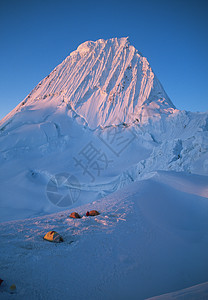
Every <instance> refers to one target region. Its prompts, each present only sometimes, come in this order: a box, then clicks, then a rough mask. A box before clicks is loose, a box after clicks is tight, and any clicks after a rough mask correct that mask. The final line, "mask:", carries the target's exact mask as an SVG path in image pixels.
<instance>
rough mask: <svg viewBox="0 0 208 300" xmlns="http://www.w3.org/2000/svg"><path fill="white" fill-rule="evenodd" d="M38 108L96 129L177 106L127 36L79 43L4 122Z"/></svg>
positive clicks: (144, 118) (150, 116)
mask: <svg viewBox="0 0 208 300" xmlns="http://www.w3.org/2000/svg"><path fill="white" fill-rule="evenodd" d="M37 110H38V111H40V112H42V114H44V115H45V113H43V111H45V110H47V111H50V112H51V111H53V112H54V111H56V112H57V111H58V113H59V114H60V113H61V114H63V113H64V114H67V115H68V116H69V117H70V116H71V115H72V113H73V114H74V113H75V114H76V115H79V116H80V117H81V118H83V119H84V120H85V121H86V122H87V124H88V125H89V127H90V128H92V129H94V128H97V127H99V126H102V127H105V126H109V125H113V124H119V123H122V122H126V123H132V122H133V121H135V120H137V121H138V122H140V124H143V123H146V122H148V121H149V119H154V118H160V117H161V115H162V114H166V115H167V114H171V113H172V112H174V110H175V107H174V105H173V103H172V102H171V100H170V99H169V97H168V96H167V94H166V93H165V91H164V89H163V87H162V85H161V84H160V82H159V80H158V79H157V77H156V76H155V74H154V72H153V71H152V69H151V67H150V65H149V63H148V61H147V59H146V58H145V57H143V56H142V55H141V54H139V52H138V51H137V50H136V49H135V48H134V46H132V45H130V43H129V39H128V37H124V38H112V39H109V40H103V39H99V40H97V41H95V42H94V41H87V42H84V43H83V44H81V45H80V46H79V47H78V48H77V50H75V51H73V52H72V53H71V54H70V55H69V56H68V57H67V58H66V59H65V60H64V61H63V62H62V63H61V64H60V65H58V66H57V67H56V68H55V69H54V70H53V71H52V72H51V73H50V74H49V75H48V76H47V77H46V78H45V79H43V80H42V81H41V82H40V83H39V84H38V85H37V86H36V87H35V88H34V89H33V91H32V92H31V93H30V94H29V95H28V96H27V97H26V99H24V100H23V102H22V103H20V105H19V106H18V107H17V108H16V109H14V110H13V111H12V112H11V113H10V114H9V115H8V116H6V117H5V118H4V119H3V120H2V122H1V123H0V125H2V124H3V123H4V122H5V121H7V120H9V119H10V118H13V116H14V115H16V114H17V113H18V115H19V114H22V113H23V114H25V113H26V112H27V111H29V114H30V116H31V117H33V113H32V111H37ZM21 118H22V117H21ZM23 119H24V117H23Z"/></svg>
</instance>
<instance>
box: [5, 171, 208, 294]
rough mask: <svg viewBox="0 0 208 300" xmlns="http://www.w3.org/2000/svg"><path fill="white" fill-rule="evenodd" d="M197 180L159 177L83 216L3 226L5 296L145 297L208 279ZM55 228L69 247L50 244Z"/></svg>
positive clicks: (207, 242)
mask: <svg viewBox="0 0 208 300" xmlns="http://www.w3.org/2000/svg"><path fill="white" fill-rule="evenodd" d="M200 177H201V190H206V188H207V185H206V181H205V177H203V176H198V180H199V179H200ZM170 178H171V180H169V179H170ZM165 179H166V180H165ZM195 179H196V178H195V176H193V175H184V176H183V174H178V173H173V172H171V173H170V172H162V173H161V172H157V173H156V174H155V176H153V177H152V178H150V179H147V180H143V181H139V182H136V183H133V184H130V185H128V186H127V187H125V188H124V189H121V190H119V191H117V192H115V193H113V194H111V195H109V196H107V197H105V198H104V199H102V200H98V201H94V202H93V203H90V204H86V205H82V206H80V207H77V208H76V211H77V212H78V213H79V214H80V215H82V216H83V217H82V219H77V220H74V219H70V218H68V216H69V214H70V212H71V211H72V210H68V211H64V212H60V213H57V214H53V215H48V216H44V217H38V218H33V219H29V220H23V221H13V222H7V223H2V224H1V231H0V239H1V257H0V264H1V277H3V279H4V280H5V282H4V284H3V285H2V287H1V290H0V291H1V294H0V297H1V299H10V298H14V299H57V298H59V299H61V298H63V299H66V298H73V299H145V298H148V297H153V296H156V295H160V294H165V293H168V292H174V291H177V290H180V289H183V288H187V287H189V286H193V285H196V284H199V283H202V282H206V281H208V273H207V269H208V254H207V253H208V252H207V248H208V232H207V228H208V218H207V216H208V202H207V197H208V195H207V194H204V197H202V196H201V195H200V192H199V189H198V188H197V186H195V185H194V184H195ZM182 180H183V181H182ZM90 209H97V210H98V211H100V212H101V215H99V216H96V217H86V216H84V215H85V213H86V211H87V210H90ZM49 230H56V231H57V232H59V233H60V234H61V235H62V236H63V238H64V243H61V244H57V245H56V244H52V243H49V242H46V241H44V240H43V236H44V234H45V233H46V232H48V231H49ZM11 284H16V286H17V290H16V292H15V296H14V295H11V294H10V293H9V291H8V286H9V285H11ZM203 291H204V289H203ZM206 295H207V294H206Z"/></svg>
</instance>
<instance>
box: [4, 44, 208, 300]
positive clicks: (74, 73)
mask: <svg viewBox="0 0 208 300" xmlns="http://www.w3.org/2000/svg"><path fill="white" fill-rule="evenodd" d="M0 165H1V168H0V190H1V196H0V222H1V223H0V266H1V268H0V299H91V300H97V299H99V300H100V299H103V300H104V299H105V300H106V299H107V300H108V299H109V300H110V299H119V300H120V299H148V298H152V297H153V299H208V251H207V249H208V201H207V200H208V112H204V113H202V112H200V113H199V112H195V113H194V112H188V111H185V110H183V111H182V110H179V109H177V107H175V105H174V103H172V101H171V100H170V98H169V97H168V95H167V94H166V92H165V91H164V89H163V87H162V85H161V83H160V81H159V80H158V78H157V77H156V75H155V73H154V72H153V70H152V68H151V66H150V64H149V62H148V60H147V58H146V57H144V56H143V55H142V54H141V53H140V52H139V51H138V50H137V49H135V47H134V46H133V45H131V44H130V42H129V39H128V38H112V39H108V40H104V39H99V40H97V41H87V42H84V43H83V44H81V45H80V46H79V47H78V48H77V50H75V51H73V52H72V53H71V54H70V55H69V56H68V57H67V58H66V59H65V60H64V61H63V62H62V63H61V64H59V65H58V66H57V67H56V68H55V69H54V70H53V71H52V72H51V73H50V74H49V75H48V76H47V77H45V78H44V79H43V80H42V81H41V82H40V83H39V84H38V85H37V86H36V87H35V88H34V89H33V90H32V91H31V92H30V93H29V95H28V96H27V97H26V98H25V99H24V100H23V101H22V102H20V104H19V105H18V106H17V107H16V108H15V109H14V110H12V111H11V112H10V113H9V114H8V115H7V116H5V117H4V118H3V119H2V120H1V121H0Z"/></svg>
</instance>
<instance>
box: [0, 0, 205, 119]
mask: <svg viewBox="0 0 208 300" xmlns="http://www.w3.org/2000/svg"><path fill="white" fill-rule="evenodd" d="M207 15H208V1H201V0H198V1H195V0H194V1H192V0H180V1H178V0H175V1H169V0H158V1H157V0H149V1H145V0H143V1H140V0H138V1H136V0H134V1H132V0H128V1H127V0H126V1H123V0H119V1H117V0H116V1H114V0H111V1H109V0H106V1H87V0H85V1H83V0H80V1H75V0H74V1H62V0H57V1H53V0H50V1H48V0H41V1H39V0H36V1H33V0H30V1H28V0H27V1H24V0H16V1H14V0H5V1H1V2H0V43H1V46H0V119H1V118H3V117H4V116H5V115H6V114H7V113H8V112H9V111H11V110H12V109H13V108H14V107H15V106H16V105H17V104H18V103H19V102H20V101H22V100H23V99H24V98H25V97H26V96H27V94H28V93H29V92H30V91H31V90H32V89H33V88H34V87H35V86H36V85H37V84H38V82H39V81H40V80H42V79H43V78H44V77H45V76H47V75H48V74H49V73H50V72H51V71H52V70H53V68H55V67H56V65H58V64H59V63H61V62H62V60H63V59H64V58H65V57H66V56H68V55H69V53H70V52H71V51H73V50H75V49H76V48H77V47H78V45H79V44H81V43H83V42H85V41H87V40H97V39H100V38H103V39H108V38H111V37H123V36H129V38H130V43H131V44H132V45H134V46H135V48H137V49H138V50H139V51H140V52H141V53H142V54H143V55H144V56H145V57H147V59H148V61H149V62H150V65H151V67H152V69H153V70H154V72H155V73H156V75H157V77H158V78H159V80H160V82H161V83H162V85H163V86H164V88H165V90H166V92H167V94H168V95H169V97H170V98H171V100H172V101H173V103H174V104H175V105H176V107H177V108H179V109H185V110H190V111H206V110H208V93H207V91H208V59H207V55H208V38H207V29H208V18H207Z"/></svg>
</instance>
